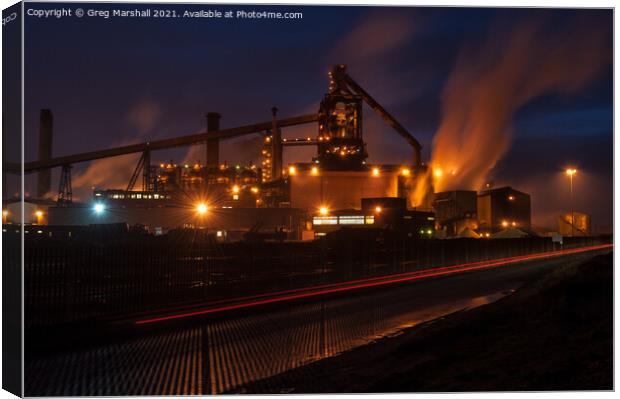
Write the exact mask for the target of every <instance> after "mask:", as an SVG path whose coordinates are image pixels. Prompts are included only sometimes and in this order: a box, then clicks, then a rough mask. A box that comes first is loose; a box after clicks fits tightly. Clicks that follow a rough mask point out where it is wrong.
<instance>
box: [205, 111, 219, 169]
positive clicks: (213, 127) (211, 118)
mask: <svg viewBox="0 0 620 399" xmlns="http://www.w3.org/2000/svg"><path fill="white" fill-rule="evenodd" d="M220 117H221V115H220V114H218V113H217V112H209V113H208V114H207V132H215V131H218V130H220ZM219 164H220V139H208V140H207V166H218V165H219Z"/></svg>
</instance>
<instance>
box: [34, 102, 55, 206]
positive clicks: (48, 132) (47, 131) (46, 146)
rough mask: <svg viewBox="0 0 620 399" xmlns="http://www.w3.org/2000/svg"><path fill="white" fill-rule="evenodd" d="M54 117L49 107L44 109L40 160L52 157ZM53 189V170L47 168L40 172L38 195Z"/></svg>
mask: <svg viewBox="0 0 620 399" xmlns="http://www.w3.org/2000/svg"><path fill="white" fill-rule="evenodd" d="M53 130H54V117H53V116H52V111H51V110H49V109H42V110H41V115H40V117H39V161H47V160H49V159H51V158H52V134H53ZM50 191H52V171H51V169H45V170H42V171H40V172H39V175H38V179H37V197H39V198H43V197H44V196H45V194H47V193H49V192H50Z"/></svg>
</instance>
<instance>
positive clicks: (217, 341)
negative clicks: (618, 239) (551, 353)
mask: <svg viewBox="0 0 620 399" xmlns="http://www.w3.org/2000/svg"><path fill="white" fill-rule="evenodd" d="M609 250H610V249H606V251H609ZM599 251H600V250H599ZM593 253H594V252H591V253H580V254H572V255H565V256H559V257H555V258H552V259H541V260H532V261H528V262H515V263H509V264H506V265H501V266H497V267H493V268H490V269H478V270H473V271H472V270H470V271H463V272H459V273H451V274H446V275H442V276H429V277H428V278H423V279H410V280H407V281H401V282H395V283H394V284H389V285H380V286H374V287H367V288H361V289H355V290H347V291H346V292H343V293H339V294H338V295H335V296H333V295H325V296H319V295H317V296H312V297H309V298H306V299H304V300H294V301H292V300H291V301H282V302H280V303H278V304H277V306H266V307H262V306H256V307H253V308H251V309H246V310H245V311H243V312H234V311H232V312H230V313H227V314H226V315H224V316H222V315H220V317H209V315H208V314H203V315H200V314H196V315H194V316H193V319H194V322H192V323H175V324H173V325H171V326H170V328H167V329H165V330H163V331H159V332H156V333H148V334H146V333H145V334H136V335H135V337H133V338H127V339H124V340H122V341H119V342H114V343H110V344H105V345H97V346H95V347H92V348H87V349H80V350H75V351H69V352H66V351H65V352H64V353H56V354H51V355H46V356H27V358H26V364H25V366H26V368H25V387H26V392H25V393H26V395H27V396H45V395H55V396H71V395H81V396H86V395H106V396H112V395H189V394H211V393H222V392H226V391H230V390H235V389H239V388H240V387H242V386H243V384H246V383H248V382H251V381H256V380H259V379H262V378H266V377H270V376H273V375H276V374H278V373H281V372H283V371H287V370H291V369H294V368H296V367H299V366H301V365H304V364H307V363H310V362H312V361H315V360H318V359H322V358H325V357H329V356H334V355H337V354H339V353H342V352H344V351H347V350H350V349H353V348H355V347H358V346H360V345H364V344H367V343H370V342H372V341H374V340H377V339H379V338H381V337H385V336H389V335H392V334H398V332H399V331H400V330H402V329H403V328H406V327H410V326H414V325H416V324H419V323H422V322H426V321H429V320H433V319H436V318H438V317H442V316H445V315H447V314H450V313H453V312H456V311H459V310H462V309H466V308H472V307H475V306H480V305H483V304H486V303H489V302H491V301H494V300H497V299H499V298H501V297H502V296H505V295H507V294H509V293H511V292H512V291H513V290H516V289H518V288H519V287H520V286H521V285H522V284H523V283H524V282H526V281H528V280H531V279H534V278H536V277H538V276H540V275H541V274H542V273H545V272H547V271H548V270H550V269H551V268H553V267H554V266H557V265H558V264H560V263H565V262H567V261H577V260H580V259H584V257H585V258H587V257H589V256H592V254H593ZM194 313H199V312H192V314H194ZM181 314H187V313H181ZM142 327H144V326H140V325H136V326H135V328H136V329H138V330H139V329H140V328H142ZM26 349H27V348H26Z"/></svg>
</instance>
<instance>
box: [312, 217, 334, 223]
mask: <svg viewBox="0 0 620 399" xmlns="http://www.w3.org/2000/svg"><path fill="white" fill-rule="evenodd" d="M312 223H313V224H315V225H323V224H328V225H330V224H338V217H337V216H315V217H314V218H313V219H312Z"/></svg>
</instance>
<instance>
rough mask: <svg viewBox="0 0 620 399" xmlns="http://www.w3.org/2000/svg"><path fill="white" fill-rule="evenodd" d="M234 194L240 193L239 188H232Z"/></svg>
mask: <svg viewBox="0 0 620 399" xmlns="http://www.w3.org/2000/svg"><path fill="white" fill-rule="evenodd" d="M232 191H233V193H235V194H236V193H238V192H239V186H233V188H232Z"/></svg>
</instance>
